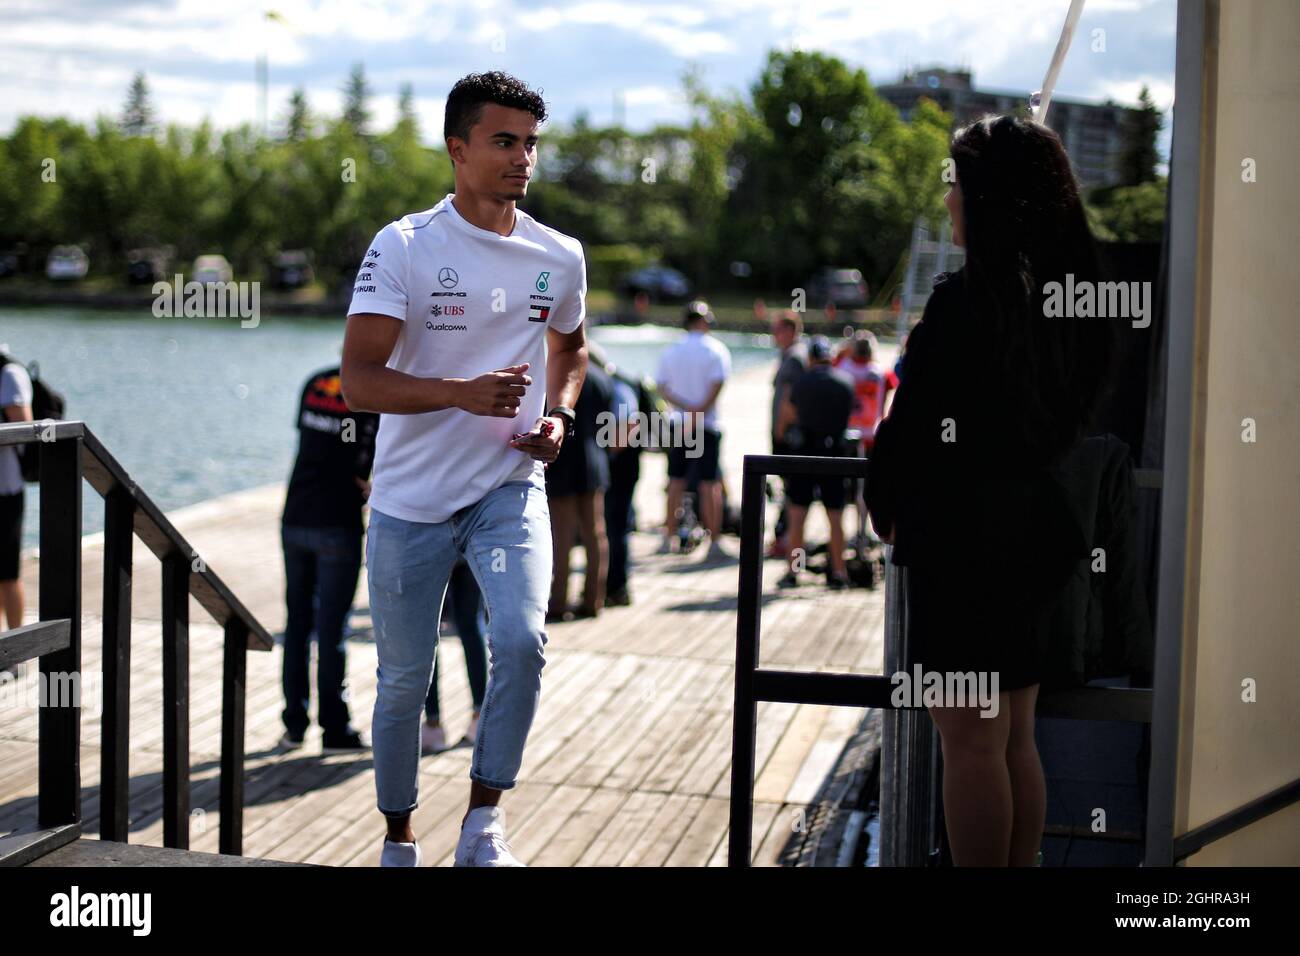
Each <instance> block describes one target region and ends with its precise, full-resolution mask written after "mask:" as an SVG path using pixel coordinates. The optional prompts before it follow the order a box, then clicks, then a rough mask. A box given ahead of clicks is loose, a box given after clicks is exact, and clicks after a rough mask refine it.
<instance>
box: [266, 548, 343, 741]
mask: <svg viewBox="0 0 1300 956" xmlns="http://www.w3.org/2000/svg"><path fill="white" fill-rule="evenodd" d="M280 540H281V544H282V545H283V547H284V582H285V588H284V591H285V605H286V611H287V612H288V617H287V621H286V624H285V628H284V666H283V670H282V672H281V683H282V685H283V688H284V711H283V713H282V714H281V715H280V716H281V718H282V719H283V720H284V726H285V729H286V730H288V731H289V732H290V733H293V734H299V735H301V734H303V733H304V732H306V730H307V724H308V723H309V718H308V716H307V707H308V704H309V703H310V700H311V688H310V687H309V686H308V683H307V658H308V656H309V652H310V649H311V633H312V631H315V632H316V650H317V660H316V688H317V693H318V696H319V698H320V700H319V707H318V715H317V719H318V720H319V721H320V725H321V729H322V730H323V731H324V732H325V737H326V738H327V739H328V740H331V741H333V740H335V739H337V738H341V737H344V736H346V735H347V733H348V732H349V731H350V730H351V727H350V718H349V716H348V705H347V701H345V700H344V698H343V687H344V683H345V678H346V676H347V639H346V637H345V636H344V625H345V624H346V623H347V619H348V612H349V611H351V610H352V598H353V596H354V595H355V594H356V590H357V577H358V576H359V575H360V573H361V536H360V535H359V534H358V533H357V532H356V531H352V530H350V529H348V528H306V527H298V526H294V525H286V526H282V527H281V529H280Z"/></svg>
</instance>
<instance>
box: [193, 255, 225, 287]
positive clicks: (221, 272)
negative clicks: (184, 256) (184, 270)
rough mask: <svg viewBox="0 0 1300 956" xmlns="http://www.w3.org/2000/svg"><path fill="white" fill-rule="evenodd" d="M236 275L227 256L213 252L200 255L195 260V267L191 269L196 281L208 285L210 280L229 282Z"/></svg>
mask: <svg viewBox="0 0 1300 956" xmlns="http://www.w3.org/2000/svg"><path fill="white" fill-rule="evenodd" d="M234 275H235V274H234V272H233V271H232V270H231V268H230V263H229V262H227V261H226V257H225V256H219V255H215V254H213V255H206V256H199V257H198V258H197V259H195V260H194V269H193V270H192V271H191V274H190V278H191V279H192V280H193V281H194V282H201V283H203V284H204V285H207V284H208V283H209V282H229V281H231V279H233V278H234Z"/></svg>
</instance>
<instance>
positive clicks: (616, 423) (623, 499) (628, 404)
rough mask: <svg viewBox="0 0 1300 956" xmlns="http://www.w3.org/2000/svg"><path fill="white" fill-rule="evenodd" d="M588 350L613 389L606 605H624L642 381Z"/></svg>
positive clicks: (638, 462) (638, 458) (637, 471)
mask: <svg viewBox="0 0 1300 956" xmlns="http://www.w3.org/2000/svg"><path fill="white" fill-rule="evenodd" d="M587 353H588V355H589V357H590V359H591V361H592V362H593V363H594V364H598V365H603V366H604V369H605V373H606V374H607V375H608V376H609V379H610V384H611V385H612V386H613V389H614V410H613V411H614V414H613V420H612V422H611V424H612V426H613V427H612V428H611V429H610V430H611V432H612V435H611V440H610V442H609V443H608V445H607V448H606V450H607V451H608V453H609V488H608V490H606V492H605V532H606V535H607V537H608V539H609V573H608V574H607V575H606V577H605V606H606V607H622V606H627V605H629V604H631V603H632V596H631V594H630V593H629V591H628V587H627V584H628V574H629V571H628V534H629V533H630V532H631V531H632V529H633V528H634V527H635V526H636V521H635V512H634V510H633V504H632V502H633V498H634V497H635V492H636V483H637V479H638V478H640V476H641V443H640V441H639V440H638V438H639V436H638V434H637V430H638V428H639V422H638V420H637V418H636V416H637V413H638V412H644V413H645V414H649V413H650V412H651V411H652V409H650V408H644V409H643V408H641V407H640V405H641V403H640V401H639V398H638V392H639V391H640V388H639V383H637V382H635V381H633V380H632V379H631V378H630V377H629V376H627V375H625V374H624V373H623V372H622V371H620V370H619V368H618V367H617V366H616V365H615V364H614V363H613V362H609V361H606V358H605V355H604V352H603V351H602V350H601V349H600V348H599V347H598V346H597V345H596V343H594V342H589V343H587Z"/></svg>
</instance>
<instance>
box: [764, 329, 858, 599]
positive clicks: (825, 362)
mask: <svg viewBox="0 0 1300 956" xmlns="http://www.w3.org/2000/svg"><path fill="white" fill-rule="evenodd" d="M808 361H809V366H808V371H807V373H805V374H804V375H803V376H802V377H801V378H800V379H799V380H798V381H797V382H795V384H794V386H793V387H792V388H791V390H790V398H789V399H788V400H787V401H786V402H785V403H784V405H783V406H782V413H781V417H780V418H779V419H778V422H777V432H778V435H779V436H780V437H781V438H782V439H783V440H786V441H787V442H788V444H789V446H790V447H791V449H792V454H798V455H817V456H826V457H844V456H845V455H847V454H848V449H847V448H846V446H845V444H844V430H845V429H846V428H847V427H848V423H849V415H850V414H851V413H852V411H853V402H854V395H853V380H852V379H850V378H849V377H848V376H847V375H845V374H844V373H843V372H841V371H839V370H838V369H835V368H833V367H832V366H831V344H830V342H829V341H827V339H826V338H825V337H824V336H820V335H818V336H814V337H813V339H812V341H811V342H810V343H809V345H808ZM794 426H797V432H796V431H794ZM796 436H797V437H796ZM845 483H846V480H845V479H844V478H809V477H801V476H791V478H790V480H789V481H788V482H787V488H788V489H789V497H790V558H789V562H790V568H789V570H788V571H787V572H786V574H785V576H784V577H782V578H781V580H780V581H778V582H777V584H778V586H780V587H783V588H791V587H798V585H799V569H800V566H801V564H802V561H803V558H804V554H803V545H804V539H803V530H804V520H805V519H806V518H807V516H808V508H809V506H811V505H812V502H813V498H814V496H815V494H816V495H818V496H820V498H821V502H822V504H823V505H824V506H825V508H826V517H827V518H828V519H829V521H830V526H831V541H830V555H829V560H828V564H827V573H826V583H827V586H828V587H830V588H831V589H832V590H835V591H838V590H842V589H844V588H846V587H848V586H849V577H848V569H847V567H846V566H845V564H844V524H843V521H842V518H843V514H844V486H845Z"/></svg>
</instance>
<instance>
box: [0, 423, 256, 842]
mask: <svg viewBox="0 0 1300 956" xmlns="http://www.w3.org/2000/svg"><path fill="white" fill-rule="evenodd" d="M9 445H35V446H37V447H38V448H39V449H40V489H41V502H40V568H41V572H40V602H39V603H40V608H39V615H38V616H39V619H40V623H39V624H38V625H30V626H28V627H25V628H17V629H14V630H12V631H9V632H6V633H4V634H0V658H3V659H5V660H6V661H7V662H8V661H19V660H30V659H32V658H39V660H40V668H41V673H42V675H43V676H44V677H46V678H47V679H48V678H49V676H50V675H52V674H76V675H80V672H81V530H82V529H81V500H82V494H81V482H82V479H83V478H84V479H85V480H86V481H87V482H88V483H89V484H90V485H91V487H92V488H94V489H95V491H96V492H98V493H99V494H100V495H101V496H102V497H103V499H104V510H105V513H104V589H103V600H104V607H103V639H104V645H103V668H104V675H103V676H104V692H105V700H104V716H103V739H102V743H103V746H102V748H101V761H102V763H101V786H100V836H101V838H102V839H105V840H114V841H118V842H126V841H127V837H128V833H129V819H128V812H127V811H128V795H129V786H128V785H129V782H130V769H129V757H130V748H129V724H128V720H129V712H130V659H131V588H132V577H133V564H132V543H133V540H134V538H135V537H137V536H138V537H139V538H140V539H141V540H142V541H143V542H144V543H145V544H146V545H147V546H148V547H149V549H150V551H152V552H153V553H154V554H155V555H156V556H157V557H158V559H159V560H160V561H161V562H162V584H163V587H162V605H163V607H162V611H163V614H162V618H163V621H162V629H163V707H164V712H163V793H164V800H163V842H164V844H165V845H166V846H168V847H175V848H180V849H184V848H187V847H188V846H189V789H190V788H189V598H190V597H191V596H193V597H194V598H195V599H196V600H197V601H198V602H199V604H200V605H201V606H202V607H203V608H204V609H205V610H206V611H207V612H208V613H209V614H210V615H211V616H212V618H213V619H214V620H215V621H216V622H217V623H218V624H220V625H222V628H223V632H224V634H223V640H224V653H223V665H222V711H221V776H220V814H221V823H220V835H219V848H220V852H222V853H232V854H238V853H239V852H240V851H241V848H242V843H243V813H244V790H243V786H244V782H243V777H244V718H245V697H246V695H245V683H246V663H247V661H246V654H247V651H249V650H257V651H269V650H270V649H271V648H272V647H273V646H274V640H273V638H272V637H271V635H270V634H269V633H268V632H267V630H266V628H264V627H263V626H262V624H261V623H260V622H259V621H258V620H257V619H256V618H255V617H253V615H252V613H251V612H250V611H249V610H248V608H247V607H245V606H244V604H243V603H242V602H241V601H240V600H239V599H238V598H237V597H235V595H234V594H233V593H232V592H231V590H230V588H229V587H228V586H227V585H226V584H225V582H224V581H222V579H221V578H220V577H219V576H218V575H217V573H216V572H215V571H213V570H212V569H211V568H209V567H208V566H207V564H206V562H204V561H203V560H202V558H200V557H199V555H198V553H197V552H196V551H195V549H194V548H193V547H192V546H191V545H190V543H189V542H188V541H187V540H186V539H185V537H184V536H183V535H182V534H181V533H180V532H179V531H177V530H176V528H175V527H174V526H173V525H172V523H171V522H170V521H169V520H168V519H167V517H166V516H165V515H164V514H163V513H162V510H161V509H160V508H158V506H157V505H156V504H155V503H154V501H153V500H152V499H151V498H150V497H149V496H148V495H147V494H145V492H144V491H142V490H141V489H140V488H139V486H138V485H136V483H135V482H134V481H132V480H131V478H130V476H129V475H128V474H127V473H126V470H125V469H124V468H123V467H122V466H121V465H120V464H119V463H118V461H117V459H115V458H114V457H113V456H112V455H111V454H110V453H109V452H108V450H107V449H106V448H105V447H104V446H103V444H102V443H101V442H100V441H99V439H98V438H96V437H95V435H94V433H93V432H91V430H90V428H89V427H87V426H86V424H85V423H84V422H79V421H68V422H62V421H48V420H47V421H37V422H17V423H10V424H5V425H0V446H9ZM39 728H40V729H39V744H38V746H39V756H40V766H39V783H38V797H37V802H38V830H37V831H36V832H34V833H24V834H15V835H11V836H9V837H5V838H3V839H0V865H3V864H8V865H22V864H24V863H27V862H30V861H31V860H32V859H35V858H37V857H39V856H41V855H44V854H45V853H48V852H50V851H52V850H54V849H57V848H58V847H59V846H62V845H64V844H66V843H68V842H70V841H72V840H75V839H77V838H78V837H79V836H80V835H81V765H80V707H79V706H72V707H42V708H41V711H40V715H39Z"/></svg>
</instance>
